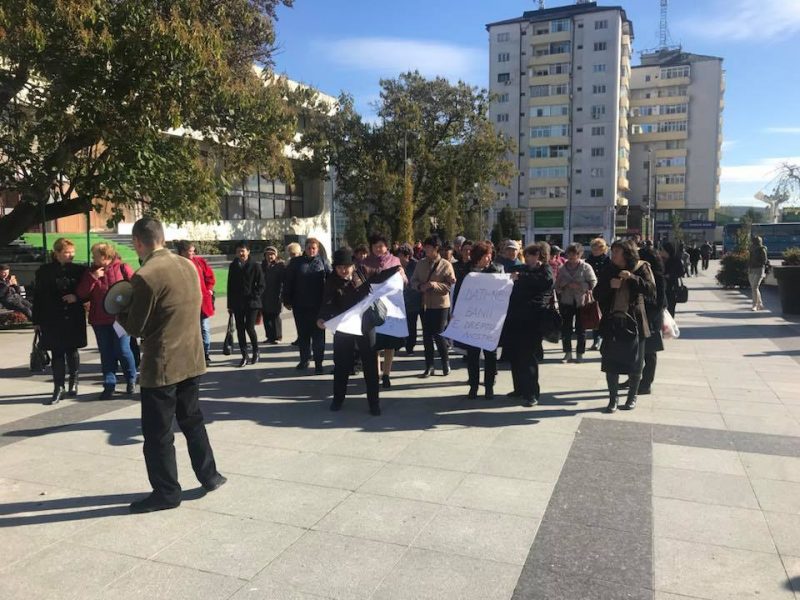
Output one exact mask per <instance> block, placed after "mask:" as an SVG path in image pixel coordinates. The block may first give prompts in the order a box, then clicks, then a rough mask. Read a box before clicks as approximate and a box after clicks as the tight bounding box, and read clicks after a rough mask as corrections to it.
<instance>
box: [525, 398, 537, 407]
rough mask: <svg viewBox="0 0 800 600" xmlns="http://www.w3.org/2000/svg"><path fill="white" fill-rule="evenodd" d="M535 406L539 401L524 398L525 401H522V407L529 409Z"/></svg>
mask: <svg viewBox="0 0 800 600" xmlns="http://www.w3.org/2000/svg"><path fill="white" fill-rule="evenodd" d="M537 404H539V401H538V400H537V399H536V398H525V400H523V401H522V406H524V407H525V408H530V407H531V406H536V405H537Z"/></svg>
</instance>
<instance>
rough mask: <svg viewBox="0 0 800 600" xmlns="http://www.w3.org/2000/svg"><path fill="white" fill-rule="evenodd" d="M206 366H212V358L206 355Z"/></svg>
mask: <svg viewBox="0 0 800 600" xmlns="http://www.w3.org/2000/svg"><path fill="white" fill-rule="evenodd" d="M206 366H207V367H210V366H211V357H210V356H209V355H208V354H206Z"/></svg>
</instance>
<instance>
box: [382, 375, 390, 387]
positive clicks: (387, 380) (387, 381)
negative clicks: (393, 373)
mask: <svg viewBox="0 0 800 600" xmlns="http://www.w3.org/2000/svg"><path fill="white" fill-rule="evenodd" d="M381 385H382V386H383V389H385V390H388V389H390V388H391V387H392V380H391V379H390V378H389V374H388V373H384V374H383V377H382V379H381Z"/></svg>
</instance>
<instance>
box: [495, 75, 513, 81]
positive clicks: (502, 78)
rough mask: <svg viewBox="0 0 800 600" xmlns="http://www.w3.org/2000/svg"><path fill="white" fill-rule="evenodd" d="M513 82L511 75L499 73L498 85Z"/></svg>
mask: <svg viewBox="0 0 800 600" xmlns="http://www.w3.org/2000/svg"><path fill="white" fill-rule="evenodd" d="M509 81H511V73H498V74H497V83H508V82H509Z"/></svg>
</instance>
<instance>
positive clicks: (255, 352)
mask: <svg viewBox="0 0 800 600" xmlns="http://www.w3.org/2000/svg"><path fill="white" fill-rule="evenodd" d="M260 358H261V356H260V355H259V353H258V348H257V347H255V346H254V347H253V356H252V357H251V358H250V360H249V361H248V362H249V363H250V364H251V365H254V364H256V363H257V362H258V361H259V359H260Z"/></svg>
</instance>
